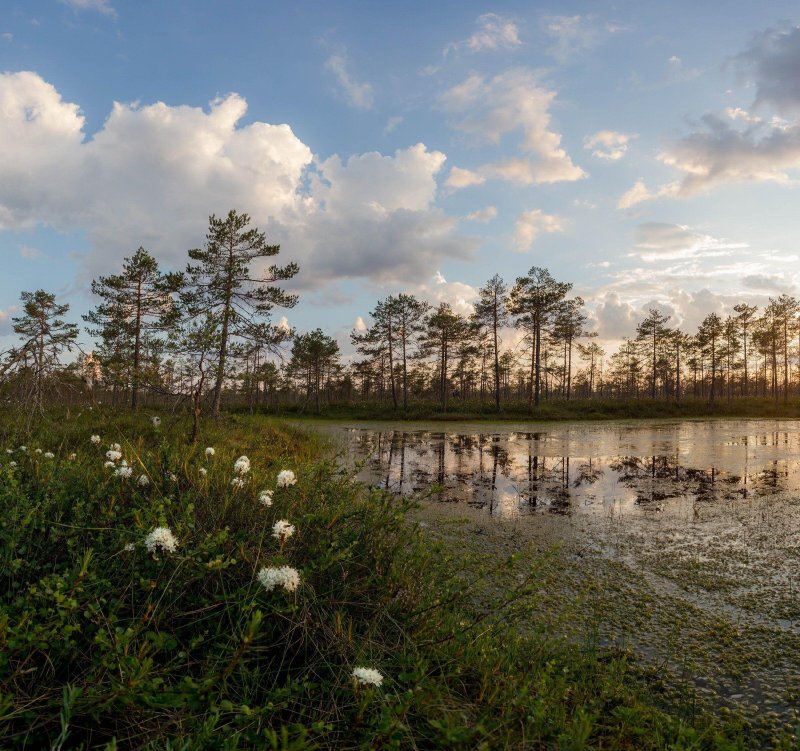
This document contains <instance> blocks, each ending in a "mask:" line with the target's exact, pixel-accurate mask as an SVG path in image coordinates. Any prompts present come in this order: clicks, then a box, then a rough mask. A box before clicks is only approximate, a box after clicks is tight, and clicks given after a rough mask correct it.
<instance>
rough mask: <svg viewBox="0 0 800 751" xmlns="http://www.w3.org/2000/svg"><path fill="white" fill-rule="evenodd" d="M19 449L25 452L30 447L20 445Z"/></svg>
mask: <svg viewBox="0 0 800 751" xmlns="http://www.w3.org/2000/svg"><path fill="white" fill-rule="evenodd" d="M19 450H20V451H22V452H25V451H27V450H28V447H27V446H20V447H19Z"/></svg>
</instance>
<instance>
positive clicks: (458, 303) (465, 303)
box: [412, 271, 478, 316]
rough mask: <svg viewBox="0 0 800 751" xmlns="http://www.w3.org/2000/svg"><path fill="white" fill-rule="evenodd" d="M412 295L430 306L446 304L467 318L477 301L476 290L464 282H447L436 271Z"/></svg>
mask: <svg viewBox="0 0 800 751" xmlns="http://www.w3.org/2000/svg"><path fill="white" fill-rule="evenodd" d="M412 291H413V293H414V294H415V295H417V296H418V297H421V298H422V299H423V300H426V301H427V302H429V303H430V304H431V305H434V306H436V305H438V304H439V303H443V302H446V303H448V304H449V305H450V307H451V308H452V309H453V310H454V311H455V312H456V313H458V314H459V315H462V316H469V315H471V314H472V312H473V310H474V305H473V303H474V301H475V300H477V299H478V290H477V289H475V287H473V286H472V285H471V284H465V283H464V282H448V281H447V279H445V278H444V276H442V273H441V272H440V271H437V272H436V273H435V274H434V275H433V277H432V278H430V279H428V281H426V282H424V283H423V284H420V285H418V286H417V287H415V288H414V289H413V290H412Z"/></svg>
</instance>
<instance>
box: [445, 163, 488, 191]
mask: <svg viewBox="0 0 800 751" xmlns="http://www.w3.org/2000/svg"><path fill="white" fill-rule="evenodd" d="M485 182H486V178H485V177H484V176H483V175H480V174H478V173H477V172H473V171H472V170H468V169H461V167H451V168H450V173H449V174H448V175H447V179H446V180H445V181H444V185H445V188H447V189H448V190H450V191H453V190H460V189H461V188H469V187H470V186H472V185H483V183H485Z"/></svg>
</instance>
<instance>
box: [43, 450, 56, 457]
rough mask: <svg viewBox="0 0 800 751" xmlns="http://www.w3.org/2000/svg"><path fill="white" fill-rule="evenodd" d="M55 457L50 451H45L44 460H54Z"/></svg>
mask: <svg viewBox="0 0 800 751" xmlns="http://www.w3.org/2000/svg"><path fill="white" fill-rule="evenodd" d="M55 457H56V455H55V454H54V453H53V452H52V451H46V452H45V455H44V458H45V459H55Z"/></svg>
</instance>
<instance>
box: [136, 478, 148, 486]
mask: <svg viewBox="0 0 800 751" xmlns="http://www.w3.org/2000/svg"><path fill="white" fill-rule="evenodd" d="M136 484H137V485H139V486H140V487H142V488H146V487H147V486H148V485H149V484H150V478H149V477H148V476H147V475H139V479H138V480H137V481H136Z"/></svg>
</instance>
